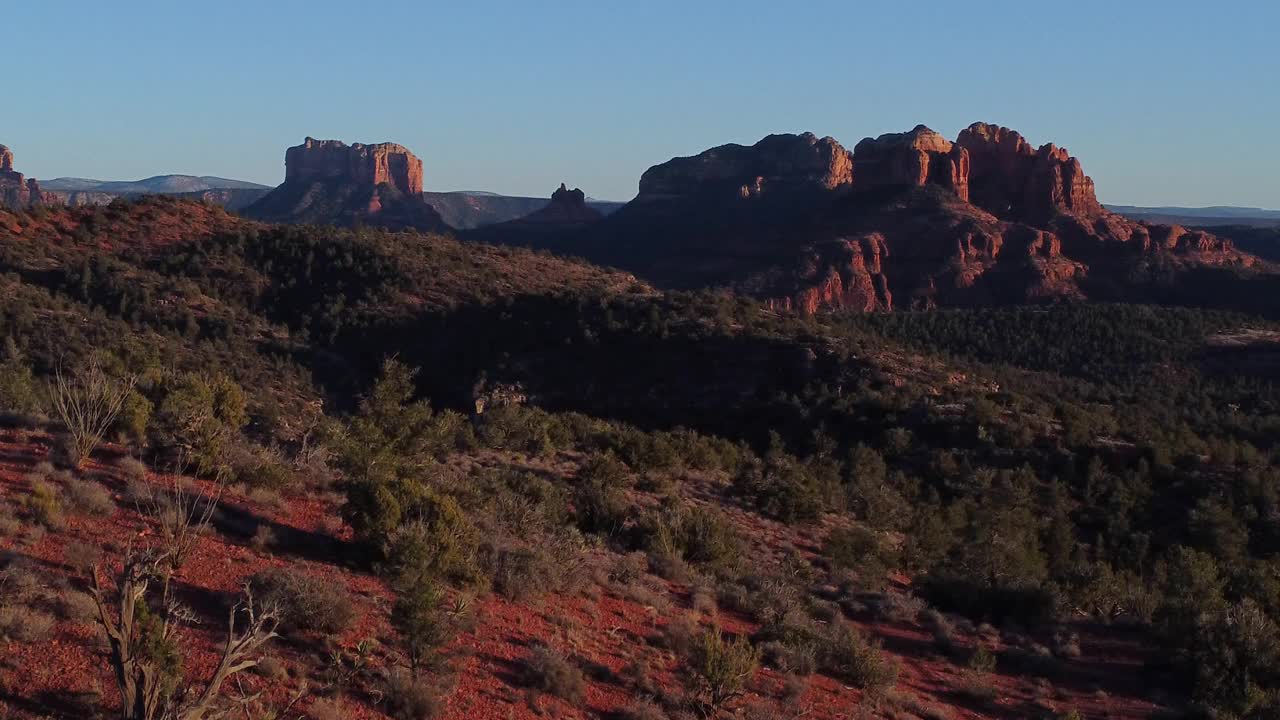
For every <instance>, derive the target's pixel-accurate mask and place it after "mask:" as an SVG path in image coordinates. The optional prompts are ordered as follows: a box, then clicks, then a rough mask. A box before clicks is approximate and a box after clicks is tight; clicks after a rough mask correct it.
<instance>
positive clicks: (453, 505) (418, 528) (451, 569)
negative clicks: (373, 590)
mask: <svg viewBox="0 0 1280 720" xmlns="http://www.w3.org/2000/svg"><path fill="white" fill-rule="evenodd" d="M476 537H477V532H476V528H475V526H474V525H472V523H471V521H470V520H469V519H468V518H467V516H466V514H465V513H464V512H463V511H462V508H461V506H459V505H458V501H457V500H455V499H454V498H453V496H451V495H446V494H445V493H443V492H440V491H438V490H435V489H434V488H430V487H423V488H421V489H420V490H419V491H418V493H417V497H415V498H414V507H413V512H412V514H411V515H410V516H409V517H408V518H407V521H406V522H404V524H402V525H399V526H398V527H397V528H396V529H395V530H393V531H391V534H390V537H389V542H388V546H389V547H388V550H387V558H388V567H389V568H391V569H392V570H393V572H394V573H395V574H396V575H398V576H399V577H401V578H402V579H404V578H418V577H421V578H436V577H439V578H447V579H453V580H460V581H467V580H472V579H474V577H475V575H476V570H477V568H476V563H475V555H476Z"/></svg>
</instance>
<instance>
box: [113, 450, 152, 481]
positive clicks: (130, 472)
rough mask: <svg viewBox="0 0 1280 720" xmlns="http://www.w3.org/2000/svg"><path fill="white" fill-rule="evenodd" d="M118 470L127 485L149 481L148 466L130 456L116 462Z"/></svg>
mask: <svg viewBox="0 0 1280 720" xmlns="http://www.w3.org/2000/svg"><path fill="white" fill-rule="evenodd" d="M116 469H117V470H119V471H120V474H122V475H123V476H124V479H125V483H126V484H127V483H130V482H145V481H146V479H147V466H146V464H145V463H143V462H142V461H141V460H138V459H137V458H131V457H128V456H125V457H122V458H120V459H119V460H117V461H116Z"/></svg>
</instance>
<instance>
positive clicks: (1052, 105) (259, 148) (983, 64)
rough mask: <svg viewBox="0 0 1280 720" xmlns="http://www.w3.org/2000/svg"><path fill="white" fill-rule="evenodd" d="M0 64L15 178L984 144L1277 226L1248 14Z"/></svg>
mask: <svg viewBox="0 0 1280 720" xmlns="http://www.w3.org/2000/svg"><path fill="white" fill-rule="evenodd" d="M0 37H2V38H3V43H2V44H0V47H3V48H4V56H5V58H6V61H5V66H6V68H7V72H5V80H4V83H3V85H2V86H0V98H3V100H2V101H0V117H2V118H3V120H2V121H0V143H4V144H7V145H9V146H10V147H11V148H12V149H13V150H14V152H15V153H16V155H17V166H18V169H19V170H21V171H24V172H26V173H27V174H28V175H32V176H35V177H40V178H50V177H55V176H66V175H73V176H83V177H96V178H100V179H112V180H117V179H120V180H124V179H138V178H141V177H145V176H149V175H156V174H162V173H189V174H202V175H205V174H207V175H222V176H226V177H233V178H242V179H246V180H255V181H258V182H263V183H269V184H275V183H277V182H279V181H280V180H281V179H282V177H283V174H284V149H285V148H286V147H287V146H289V145H294V144H297V143H299V142H300V141H301V140H302V138H303V137H304V136H306V135H312V136H315V137H320V138H338V139H342V140H346V141H348V142H351V141H363V142H378V141H384V140H392V141H396V142H400V143H402V144H404V145H407V146H409V147H410V148H411V149H412V150H413V151H414V152H415V153H417V154H418V155H419V156H420V157H421V158H422V159H423V161H424V162H425V164H426V184H427V188H428V189H432V190H453V189H484V190H492V191H496V192H503V193H510V194H529V195H539V196H541V195H548V194H549V193H550V192H551V190H552V189H553V188H554V187H556V186H557V185H558V184H559V183H560V182H561V181H562V180H563V181H566V182H568V183H569V184H570V185H571V186H573V185H579V186H581V187H582V188H583V189H584V190H586V191H587V193H588V194H589V195H592V196H595V197H600V198H614V199H625V198H629V197H631V196H632V195H633V194H634V193H635V189H636V182H637V180H638V179H639V177H640V173H642V172H643V171H644V170H645V169H646V168H647V167H649V166H650V165H653V164H655V163H657V162H661V161H664V160H666V159H668V158H670V157H672V156H674V155H688V154H693V153H696V152H699V151H701V150H703V149H705V148H707V147H710V146H713V145H718V144H722V143H726V142H740V143H751V142H754V141H755V140H757V139H759V138H760V137H762V136H763V135H765V134H767V133H770V132H800V131H804V130H812V131H813V132H816V133H818V134H819V135H834V136H835V137H836V138H838V139H839V140H841V141H842V142H843V143H844V144H845V145H846V146H848V147H850V148H851V147H852V146H853V145H854V144H855V143H857V142H858V140H859V139H861V138H863V137H865V136H867V135H876V134H880V133H882V132H889V131H900V130H905V129H909V128H911V127H913V126H914V125H916V124H917V123H925V124H927V125H929V126H930V127H933V128H934V129H936V130H938V131H940V132H942V133H944V134H946V135H947V136H954V135H955V133H956V132H957V131H958V130H959V129H960V128H962V127H964V126H965V125H968V124H969V123H970V122H973V121H975V120H988V121H994V122H999V123H1001V124H1004V125H1008V126H1010V127H1013V128H1015V129H1018V130H1020V131H1021V132H1022V133H1023V134H1024V135H1026V136H1027V137H1028V138H1029V139H1030V140H1031V142H1032V143H1034V144H1040V143H1042V142H1046V141H1053V142H1056V143H1058V144H1059V145H1065V146H1066V147H1067V148H1068V149H1070V150H1071V152H1072V153H1074V154H1075V155H1077V156H1079V157H1080V158H1081V160H1082V161H1083V162H1084V166H1085V170H1086V171H1087V172H1088V173H1089V174H1090V175H1092V176H1093V177H1094V179H1095V180H1096V181H1097V184H1098V189H1099V194H1100V195H1101V197H1102V199H1103V200H1104V201H1106V202H1113V203H1134V204H1147V205H1151V204H1180V205H1210V204H1234V205H1255V206H1263V207H1272V208H1276V207H1280V42H1277V38H1278V37H1280V3H1277V2H1274V0H1254V1H1250V2H1244V1H1237V2H1232V1H1231V0H1220V1H1219V2H1216V3H1207V2H1183V1H1181V0H1165V1H1163V2H1148V1H1145V0H1108V1H1106V2H1093V1H1092V0H1076V1H1070V2H1068V1H1066V0H1059V1H1057V2H1040V1H1039V0H1025V1H1024V2H1000V1H993V0H988V1H986V2H980V3H976V2H971V1H967V2H929V1H926V0H912V1H909V2H908V1H894V2H879V1H868V2H854V1H853V0H844V1H842V2H819V1H813V2H794V3H783V2H776V1H770V2H766V1H757V0H737V1H736V2H720V1H718V0H684V1H683V2H666V1H665V0H645V1H644V2H627V3H623V2H612V1H603V2H602V1H600V0H595V1H594V2H585V1H584V2H578V1H576V0H560V1H559V2H520V3H516V2H496V1H494V2H479V1H476V2H456V1H454V2H447V3H444V2H423V1H418V2H399V1H396V0H383V1H382V2H376V3H374V2H363V3H357V2H349V1H348V2H338V1H336V0H334V1H327V2H326V1H318V0H313V1H311V2H286V1H284V0H255V1H253V2H241V1H240V0H222V1H221V2H174V1H172V0H168V1H166V2H120V3H103V2H92V3H90V2H83V3H80V2H69V1H60V0H47V1H42V2H17V1H14V2H5V3H3V7H0Z"/></svg>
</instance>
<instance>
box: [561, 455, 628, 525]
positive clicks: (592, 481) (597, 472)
mask: <svg viewBox="0 0 1280 720" xmlns="http://www.w3.org/2000/svg"><path fill="white" fill-rule="evenodd" d="M627 477H628V471H627V467H626V466H625V465H623V464H622V463H621V462H620V461H619V460H618V459H617V458H615V457H614V456H613V455H612V454H610V453H597V454H596V455H593V456H592V457H591V458H590V459H588V460H587V462H586V463H585V464H584V465H583V466H582V468H581V469H580V470H579V471H578V478H577V484H576V485H575V487H574V492H573V510H574V517H575V518H576V519H577V522H578V527H580V528H581V529H582V531H583V532H589V533H596V534H601V535H612V534H615V533H617V532H618V531H619V530H621V529H622V525H623V522H625V520H626V516H627V511H628V509H629V508H630V503H629V502H628V501H627V496H626V493H625V492H624V491H623V488H624V487H625V484H626V481H627Z"/></svg>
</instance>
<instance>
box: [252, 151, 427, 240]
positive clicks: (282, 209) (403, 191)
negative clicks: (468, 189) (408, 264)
mask: <svg viewBox="0 0 1280 720" xmlns="http://www.w3.org/2000/svg"><path fill="white" fill-rule="evenodd" d="M243 212H244V214H245V215H247V216H249V217H252V218H255V219H259V220H267V221H271V222H291V223H327V224H334V225H376V226H381V227H386V228H390V229H394V230H400V229H406V228H413V229H417V230H442V229H445V228H447V226H446V225H445V223H444V221H443V220H442V219H441V218H440V214H439V213H437V212H436V211H435V209H434V208H432V207H431V206H430V205H429V204H427V202H426V201H425V200H424V199H423V197H422V161H421V160H419V159H418V158H417V157H415V156H414V155H413V153H411V152H409V150H407V149H406V148H405V147H404V146H402V145H396V144H394V143H379V144H377V145H363V144H360V143H356V144H354V145H347V144H345V143H342V142H339V141H337V140H316V139H314V138H310V137H309V138H307V139H306V140H305V141H304V142H303V143H302V144H301V145H296V146H294V147H291V148H289V149H288V150H287V151H286V152H285V179H284V183H283V184H282V185H280V186H279V187H277V188H276V189H274V190H272V191H271V192H269V193H267V194H266V195H265V196H263V197H262V198H261V199H259V200H257V201H256V202H254V203H253V204H251V205H249V206H248V207H245V208H244V210H243Z"/></svg>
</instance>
